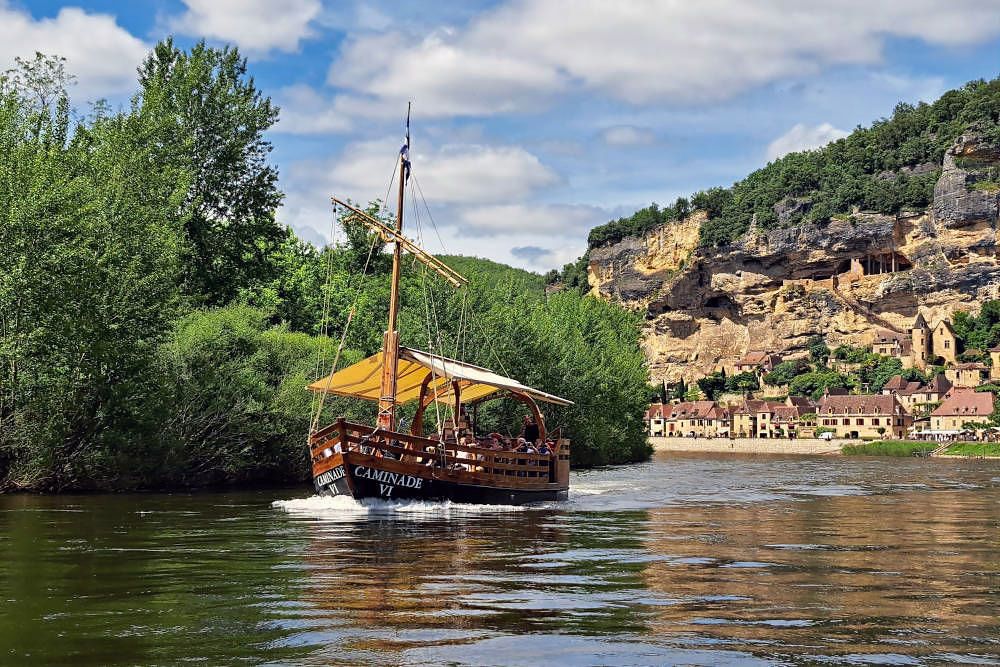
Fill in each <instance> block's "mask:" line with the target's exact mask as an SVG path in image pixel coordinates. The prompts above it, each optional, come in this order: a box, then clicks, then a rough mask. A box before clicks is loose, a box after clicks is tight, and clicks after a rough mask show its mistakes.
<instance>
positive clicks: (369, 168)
mask: <svg viewBox="0 0 1000 667" xmlns="http://www.w3.org/2000/svg"><path fill="white" fill-rule="evenodd" d="M413 143H414V145H415V148H413V149H412V150H411V154H410V157H411V160H412V163H413V165H414V166H413V174H414V175H415V177H416V178H417V180H418V181H419V183H420V187H421V189H422V190H423V192H424V195H425V196H426V197H427V199H428V201H432V202H437V203H448V204H471V203H494V202H501V201H506V200H509V199H513V198H522V197H525V196H527V195H529V194H531V193H532V192H534V191H536V190H538V189H539V188H543V187H546V186H550V185H554V184H555V183H557V182H559V176H558V175H557V174H556V173H555V172H553V171H552V170H551V169H549V168H548V167H546V166H545V165H543V164H542V163H541V161H540V160H539V159H538V158H537V157H535V156H534V155H533V154H531V153H529V152H528V151H526V150H525V149H524V148H521V147H520V146H487V145H476V144H443V145H438V146H434V145H432V146H427V145H426V144H424V145H423V146H421V143H420V137H417V138H416V140H415V141H414V142H413ZM398 151H399V142H398V141H396V140H393V139H380V140H377V141H366V142H356V143H353V144H349V145H348V146H346V147H345V148H344V150H343V152H342V153H341V155H340V156H339V157H337V158H336V159H335V160H332V161H330V162H329V163H327V164H324V165H320V166H317V165H315V164H309V165H301V164H300V165H298V166H293V167H292V169H291V170H290V174H291V176H292V177H293V178H305V179H312V178H315V177H316V176H317V175H318V176H319V178H320V179H321V180H322V181H323V183H324V185H325V187H327V188H329V189H330V192H331V193H333V192H336V193H339V194H341V195H344V196H351V197H353V198H355V199H357V200H366V199H374V198H375V197H380V198H384V197H385V192H386V187H387V186H388V184H389V179H390V177H391V176H392V173H393V169H394V168H395V165H396V156H397V155H398Z"/></svg>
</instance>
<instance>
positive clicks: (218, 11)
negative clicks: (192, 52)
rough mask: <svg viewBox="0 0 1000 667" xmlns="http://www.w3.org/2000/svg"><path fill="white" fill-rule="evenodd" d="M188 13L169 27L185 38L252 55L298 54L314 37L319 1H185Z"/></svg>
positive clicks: (174, 19)
mask: <svg viewBox="0 0 1000 667" xmlns="http://www.w3.org/2000/svg"><path fill="white" fill-rule="evenodd" d="M183 2H184V4H185V5H186V6H187V11H186V12H184V13H183V14H181V15H179V16H175V17H172V18H170V19H168V21H167V25H168V27H169V28H170V29H171V30H176V31H177V32H179V33H182V34H185V35H195V36H198V37H205V38H208V39H218V40H222V41H225V42H231V43H233V44H236V45H237V46H239V47H240V49H242V50H243V51H245V52H247V53H249V54H253V55H265V54H267V53H268V52H270V51H274V50H277V51H296V50H298V48H299V43H300V42H301V41H302V40H303V39H306V38H308V37H311V36H313V34H314V33H313V30H312V28H311V26H310V24H311V23H312V22H313V20H314V19H316V18H318V17H319V15H320V11H321V10H322V8H323V7H322V3H321V2H320V0H282V2H274V0H183Z"/></svg>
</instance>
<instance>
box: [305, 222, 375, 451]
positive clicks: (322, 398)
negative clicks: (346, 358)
mask: <svg viewBox="0 0 1000 667" xmlns="http://www.w3.org/2000/svg"><path fill="white" fill-rule="evenodd" d="M334 210H335V211H336V210H337V209H334ZM335 219H336V217H335ZM378 240H379V236H378V234H372V243H371V246H370V247H369V248H368V256H367V257H366V258H365V265H364V268H363V269H361V277H360V279H359V280H358V286H357V289H356V290H355V291H354V299H353V300H352V301H351V308H350V310H349V311H348V312H347V322H346V323H344V330H343V332H341V335H340V344H338V345H337V352H336V354H335V355H334V357H333V363H332V364H331V365H330V375H329V378H330V381H329V382H327V384H326V386H325V387H323V391H322V392H320V395H319V400H318V402H317V405H316V406H315V411H314V412H313V415H312V419H311V420H310V425H309V432H310V433H312V432H314V431H315V430H316V427H317V426H318V425H319V420H320V417H321V416H322V414H323V406H324V404H325V402H326V397H327V394H329V393H330V384H331V383H332V382H333V374H334V373H335V372H336V371H337V364H338V363H339V362H340V354H341V352H343V351H344V344H345V343H346V341H347V332H348V331H349V330H350V328H351V322H352V321H353V320H354V315H355V313H356V312H357V306H358V299H360V298H361V290H362V288H363V287H364V284H365V279H366V278H367V276H368V267H369V265H370V264H371V261H372V255H374V253H375V246H376V245H378ZM325 291H326V292H327V297H329V291H330V281H329V277H328V278H327V283H326V285H325ZM328 309H329V298H327V303H326V305H325V306H324V313H323V318H324V319H326V318H327V317H328V312H326V310H328Z"/></svg>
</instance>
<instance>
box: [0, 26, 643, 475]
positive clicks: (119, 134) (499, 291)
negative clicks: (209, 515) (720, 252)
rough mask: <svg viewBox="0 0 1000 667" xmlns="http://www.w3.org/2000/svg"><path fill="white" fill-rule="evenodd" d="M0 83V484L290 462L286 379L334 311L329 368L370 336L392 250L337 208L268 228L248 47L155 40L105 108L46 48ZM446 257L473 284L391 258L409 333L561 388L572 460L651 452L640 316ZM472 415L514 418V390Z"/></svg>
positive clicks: (303, 408) (366, 348)
mask: <svg viewBox="0 0 1000 667" xmlns="http://www.w3.org/2000/svg"><path fill="white" fill-rule="evenodd" d="M0 79H2V80H0V147H2V150H0V248H3V252H0V490H18V489H31V490H47V491H60V490H70V489H134V488H162V487H169V486H199V485H205V484H241V483H259V482H271V481H288V480H293V479H305V478H306V476H307V475H308V465H307V461H306V449H305V443H304V441H305V435H306V430H307V428H308V420H309V414H310V400H311V397H310V396H309V395H308V394H307V393H306V392H305V391H304V385H305V384H306V382H307V380H308V379H309V378H312V377H315V376H316V375H318V374H320V373H321V372H323V371H324V370H325V367H326V365H327V364H328V362H329V359H330V357H331V356H332V350H333V346H334V345H335V344H336V343H337V342H339V338H336V339H333V340H332V339H331V338H329V337H328V336H327V335H325V334H326V332H327V331H329V332H331V333H333V334H334V335H336V336H339V334H340V331H341V330H342V328H343V326H344V324H345V323H346V321H347V319H348V314H349V313H350V312H351V309H352V308H355V313H356V315H355V317H354V318H353V324H352V327H351V330H350V333H349V335H348V336H347V338H346V349H345V351H344V354H343V357H342V362H343V363H342V365H343V364H346V363H350V362H352V361H356V360H358V359H361V358H363V357H365V356H368V355H370V354H373V353H375V352H376V351H377V350H378V347H379V345H380V343H381V338H382V332H383V329H384V327H385V313H386V309H387V301H388V288H387V275H386V273H387V270H388V268H387V262H386V261H385V257H384V255H383V254H382V253H381V252H378V251H380V250H381V246H380V244H379V243H378V241H377V240H376V239H373V238H372V237H371V236H370V235H369V234H368V233H367V232H365V231H364V229H363V228H362V229H359V228H358V227H357V226H354V225H351V224H350V222H349V221H341V222H342V223H343V226H344V231H345V234H346V240H345V241H344V242H342V243H340V244H337V245H334V246H330V247H327V248H324V249H322V250H317V249H315V248H313V247H312V246H311V245H309V244H306V243H303V242H302V241H300V240H299V239H297V238H296V237H295V236H294V234H292V233H291V232H290V231H289V230H287V229H286V228H285V227H283V226H282V225H280V224H278V222H277V221H276V219H275V211H276V208H277V206H278V204H279V203H280V201H281V198H282V194H281V192H280V191H279V190H278V189H277V171H276V170H275V169H274V167H273V166H272V165H271V164H270V163H269V161H268V154H269V152H270V150H271V146H270V144H269V143H268V142H267V141H266V139H265V138H264V133H265V131H266V130H267V129H268V128H270V127H271V126H272V125H273V124H274V122H275V121H276V120H277V114H278V110H277V108H275V107H274V106H273V105H272V104H271V102H270V100H269V99H268V98H267V97H266V96H265V95H263V94H262V93H261V92H260V91H258V90H257V89H256V88H255V86H254V83H253V80H252V79H251V78H250V77H249V76H248V74H247V70H246V61H245V60H244V59H243V58H242V57H241V56H240V55H239V54H238V52H237V51H236V50H235V49H221V50H219V49H212V48H209V47H207V46H205V45H204V44H199V45H196V46H195V47H193V48H192V49H191V50H189V51H182V50H180V49H178V48H177V47H175V46H174V45H173V44H172V42H170V41H169V40H168V41H166V42H163V43H161V44H158V45H157V46H156V47H155V49H154V50H153V52H152V53H151V54H150V56H149V57H148V59H147V61H146V62H145V63H144V64H143V66H142V67H141V68H140V78H139V90H138V92H137V94H136V96H135V97H134V99H133V101H132V104H131V105H130V106H129V108H127V109H125V110H121V111H117V112H112V111H111V110H109V109H108V108H107V107H105V106H101V105H96V106H94V107H93V108H92V109H91V110H90V112H89V113H82V114H74V113H71V108H70V101H69V97H68V95H67V93H66V91H67V87H68V85H69V84H70V83H71V80H70V79H71V77H69V75H68V74H67V73H66V72H65V69H64V66H63V63H62V61H60V60H58V59H52V58H46V57H44V56H38V57H36V59H35V60H33V61H30V62H23V61H22V62H20V63H19V66H18V68H17V69H16V70H15V71H14V72H13V73H9V74H6V75H3V76H2V77H0ZM74 118H75V119H78V120H73V119H74ZM414 168H415V169H419V165H414ZM378 208H379V206H378V204H377V203H376V205H374V206H373V207H372V209H371V210H372V211H374V212H377V210H378ZM373 241H374V243H375V248H376V253H375V261H373V262H370V263H366V262H365V259H366V257H367V255H368V252H369V250H370V248H371V247H372V243H373ZM446 261H448V262H449V263H451V264H452V265H453V266H454V268H456V269H457V270H458V271H459V272H461V273H463V274H465V275H467V277H469V278H470V281H471V284H470V287H469V288H468V289H466V290H465V291H464V292H461V293H456V292H454V291H452V290H450V288H448V287H446V286H443V285H441V284H440V283H439V282H436V281H435V279H434V278H433V277H432V276H424V275H423V274H422V273H421V272H419V271H417V272H414V271H413V270H411V269H410V268H409V266H408V268H407V269H406V271H405V274H404V283H403V286H402V291H401V298H402V302H403V312H402V316H401V322H400V336H401V341H402V343H403V344H404V345H410V346H413V347H418V348H424V349H427V348H428V346H429V344H431V345H433V347H434V349H435V350H436V351H440V352H443V353H446V354H450V355H452V356H455V355H457V356H459V357H462V358H464V359H466V360H468V361H470V362H473V363H478V364H481V365H484V366H488V367H492V368H496V369H497V370H498V371H500V372H504V371H506V372H507V373H508V374H510V375H512V376H514V377H517V378H518V379H521V380H523V381H524V382H526V383H528V384H531V385H534V386H537V387H539V388H541V389H544V390H545V391H548V392H551V393H554V394H558V395H562V396H565V397H566V398H569V399H570V400H572V401H574V403H575V404H574V405H573V406H570V407H566V408H550V407H549V406H545V407H544V409H545V410H546V416H547V419H548V421H549V425H550V427H553V428H555V427H561V428H562V429H563V432H564V433H565V435H567V436H568V437H570V438H572V439H573V450H572V452H573V462H574V463H575V464H577V465H596V464H605V463H621V462H628V461H637V460H642V459H644V458H646V457H647V456H648V455H649V453H650V448H649V445H648V444H647V442H646V438H645V433H644V429H643V422H642V415H643V411H644V409H645V407H646V398H647V396H646V391H647V387H646V378H647V373H646V368H645V365H644V363H645V362H644V357H643V354H642V351H641V349H640V347H639V339H640V331H639V327H640V321H639V319H638V318H637V317H636V316H634V315H633V314H630V313H628V312H626V311H624V310H622V309H621V308H618V307H617V306H613V305H610V304H607V303H603V302H600V301H597V300H594V299H590V298H587V297H584V296H582V295H581V294H580V293H579V291H578V290H567V291H565V292H563V293H559V294H555V295H551V296H546V294H545V292H544V288H543V287H544V286H543V280H542V278H541V276H537V275H535V274H531V273H527V272H524V271H519V270H516V269H512V268H510V267H506V266H503V265H499V264H495V263H493V262H487V261H483V260H475V259H469V258H447V260H446ZM366 264H367V275H363V272H364V269H365V266H366ZM328 277H329V281H328V280H327V278H328ZM326 301H328V302H329V329H327V328H326V327H324V325H323V324H324V323H323V311H324V308H323V304H324V302H326ZM324 357H325V359H326V361H325V362H324V363H319V364H317V359H320V360H323V359H324ZM341 414H342V415H346V416H348V417H351V418H355V419H370V418H371V416H372V406H371V405H369V404H364V403H359V402H356V401H348V400H347V399H331V400H329V401H327V404H326V414H325V415H324V418H327V419H332V418H333V417H334V416H335V415H341ZM404 414H405V413H404ZM481 417H482V420H483V423H484V425H485V426H487V427H489V428H491V429H493V430H500V431H507V432H514V433H516V432H517V428H518V422H519V417H520V408H517V407H516V406H513V405H508V404H507V403H500V402H493V403H488V404H486V405H484V406H483V409H482V410H481Z"/></svg>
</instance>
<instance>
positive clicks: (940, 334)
mask: <svg viewBox="0 0 1000 667" xmlns="http://www.w3.org/2000/svg"><path fill="white" fill-rule="evenodd" d="M910 341H911V343H910V347H911V354H912V358H911V360H910V365H912V366H915V367H917V368H919V369H921V370H922V369H924V368H927V366H928V365H930V364H931V363H933V362H934V360H935V359H936V358H938V357H941V358H942V359H944V360H945V363H950V364H954V363H956V362H957V361H958V337H957V336H956V335H955V330H954V329H953V328H952V327H951V322H949V321H948V320H941V321H940V322H938V323H937V324H936V325H935V326H933V327H931V326H929V325H928V324H927V320H926V319H924V316H923V314H922V313H918V314H917V318H916V319H915V320H914V321H913V326H912V327H910Z"/></svg>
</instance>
